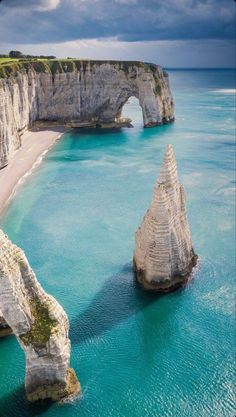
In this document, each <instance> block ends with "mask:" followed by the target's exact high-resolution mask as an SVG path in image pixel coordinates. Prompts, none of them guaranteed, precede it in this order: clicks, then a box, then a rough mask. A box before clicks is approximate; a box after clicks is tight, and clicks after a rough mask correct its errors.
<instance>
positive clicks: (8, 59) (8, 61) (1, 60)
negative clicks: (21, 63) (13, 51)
mask: <svg viewBox="0 0 236 417" xmlns="http://www.w3.org/2000/svg"><path fill="white" fill-rule="evenodd" d="M16 61H18V58H0V65H1V64H6V63H11V62H16Z"/></svg>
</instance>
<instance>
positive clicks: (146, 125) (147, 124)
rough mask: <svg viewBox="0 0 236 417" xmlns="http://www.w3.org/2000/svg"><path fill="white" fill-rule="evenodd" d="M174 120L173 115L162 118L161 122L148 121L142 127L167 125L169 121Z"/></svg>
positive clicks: (172, 121)
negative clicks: (168, 117)
mask: <svg viewBox="0 0 236 417" xmlns="http://www.w3.org/2000/svg"><path fill="white" fill-rule="evenodd" d="M174 121H175V117H172V118H170V119H167V118H163V119H162V121H161V122H149V123H145V124H144V127H155V126H163V125H168V124H170V123H174Z"/></svg>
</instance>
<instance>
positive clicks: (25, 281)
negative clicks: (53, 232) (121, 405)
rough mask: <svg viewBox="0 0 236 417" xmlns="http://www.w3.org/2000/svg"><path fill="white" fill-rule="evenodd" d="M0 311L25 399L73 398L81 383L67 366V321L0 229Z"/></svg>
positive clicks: (22, 254) (68, 353) (68, 349)
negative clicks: (16, 355) (22, 361)
mask: <svg viewBox="0 0 236 417" xmlns="http://www.w3.org/2000/svg"><path fill="white" fill-rule="evenodd" d="M0 293H1V296H0V309H1V313H2V315H3V317H4V319H5V320H6V322H7V323H8V325H9V326H10V327H11V329H12V331H13V332H14V334H15V335H16V337H17V339H18V341H19V343H20V345H21V347H22V348H23V349H24V352H25V356H26V378H25V387H26V395H27V398H28V400H29V401H31V402H33V401H37V400H44V399H51V400H59V399H61V398H64V397H66V396H70V395H75V394H76V393H79V391H80V384H79V381H78V380H77V378H76V375H75V373H74V371H73V370H72V369H71V368H70V367H69V361H70V340H69V338H68V329H69V324H68V318H67V316H66V313H65V312H64V310H63V308H62V307H61V306H60V304H59V303H58V302H57V301H56V300H55V299H54V298H53V297H51V296H49V295H48V294H46V293H45V291H44V290H43V289H42V287H41V286H40V284H39V283H38V281H37V279H36V276H35V274H34V272H33V271H32V269H31V267H30V265H29V263H28V261H27V259H26V257H25V255H24V252H23V251H22V250H21V249H19V248H18V247H17V246H15V245H14V244H13V243H12V242H11V241H10V240H9V239H8V238H7V236H6V235H4V233H3V232H2V231H0Z"/></svg>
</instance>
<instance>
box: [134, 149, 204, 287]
mask: <svg viewBox="0 0 236 417" xmlns="http://www.w3.org/2000/svg"><path fill="white" fill-rule="evenodd" d="M196 261H197V256H196V254H195V253H194V250H193V245H192V241H191V236H190V230H189V224H188V220H187V214H186V207H185V193H184V188H183V186H182V185H181V184H180V183H179V179H178V174H177V166H176V159H175V155H174V151H173V147H172V145H168V147H167V150H166V154H165V157H164V163H163V166H162V169H161V172H160V175H159V177H158V179H157V182H156V185H155V187H154V193H153V199H152V202H151V206H150V208H149V209H148V210H147V213H146V214H145V216H144V218H143V221H142V224H141V226H140V227H139V229H138V230H137V232H136V234H135V251H134V269H135V271H136V276H137V280H138V282H139V283H140V284H141V285H142V286H143V287H144V288H145V289H146V290H153V291H159V292H168V291H172V290H175V289H176V288H178V287H181V286H182V285H184V284H185V283H186V282H187V280H188V278H189V276H190V274H191V271H192V269H193V267H194V266H195V265H196Z"/></svg>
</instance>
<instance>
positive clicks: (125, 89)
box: [0, 60, 174, 168]
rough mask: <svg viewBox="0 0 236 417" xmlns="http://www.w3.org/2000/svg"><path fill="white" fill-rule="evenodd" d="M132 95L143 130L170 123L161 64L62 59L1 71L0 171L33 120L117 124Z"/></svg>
mask: <svg viewBox="0 0 236 417" xmlns="http://www.w3.org/2000/svg"><path fill="white" fill-rule="evenodd" d="M131 96H135V97H137V98H138V100H139V104H140V107H141V109H142V113H143V124H144V126H145V127H150V126H156V125H161V124H163V123H168V122H171V121H173V120H174V105H173V100H172V96H171V91H170V87H169V81H168V75H167V73H166V72H165V71H164V70H163V69H162V68H161V67H160V66H159V65H154V64H147V63H143V62H136V61H78V60H74V61H66V60H65V61H63V60H62V61H46V62H19V63H17V64H15V63H14V65H12V66H11V65H5V66H2V67H0V168H1V167H4V166H5V165H7V163H8V161H9V158H10V157H11V155H12V154H13V152H14V151H15V150H16V149H17V148H19V147H20V145H21V139H20V137H21V134H22V133H23V132H24V131H25V130H26V129H28V128H29V127H30V126H32V123H33V122H34V121H36V120H44V121H45V120H49V121H57V122H60V123H66V124H69V126H70V127H77V126H80V125H81V124H84V125H93V126H96V125H98V126H103V125H104V124H112V123H119V118H120V114H121V111H122V107H123V105H124V104H125V103H126V101H127V100H128V99H129V97H131Z"/></svg>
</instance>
